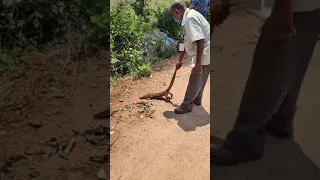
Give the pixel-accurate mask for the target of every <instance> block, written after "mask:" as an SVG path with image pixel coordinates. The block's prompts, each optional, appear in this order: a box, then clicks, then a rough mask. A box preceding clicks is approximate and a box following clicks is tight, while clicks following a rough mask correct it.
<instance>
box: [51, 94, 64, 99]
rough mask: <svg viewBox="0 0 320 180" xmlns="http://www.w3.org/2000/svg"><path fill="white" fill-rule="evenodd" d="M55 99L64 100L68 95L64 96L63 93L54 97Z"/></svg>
mask: <svg viewBox="0 0 320 180" xmlns="http://www.w3.org/2000/svg"><path fill="white" fill-rule="evenodd" d="M53 97H54V98H56V99H62V98H65V97H66V95H64V94H62V93H55V94H54V95H53Z"/></svg>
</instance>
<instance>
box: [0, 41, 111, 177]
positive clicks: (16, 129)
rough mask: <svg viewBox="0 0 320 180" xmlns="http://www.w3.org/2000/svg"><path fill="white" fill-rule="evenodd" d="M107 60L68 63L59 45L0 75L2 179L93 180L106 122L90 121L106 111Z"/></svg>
mask: <svg viewBox="0 0 320 180" xmlns="http://www.w3.org/2000/svg"><path fill="white" fill-rule="evenodd" d="M69 52H70V51H69ZM108 56H109V55H108V53H107V52H104V51H102V52H101V53H99V55H97V56H94V57H93V58H90V59H87V60H81V61H78V62H71V61H69V60H70V56H68V48H66V47H62V48H61V49H57V50H56V51H55V52H52V51H50V52H49V53H43V54H41V55H39V54H37V55H35V56H34V57H32V56H28V57H29V58H22V59H21V60H20V62H18V64H17V65H16V66H15V67H14V69H13V70H12V71H10V72H4V73H2V74H1V87H0V91H1V101H0V102H1V104H0V105H1V127H0V137H1V138H0V175H1V178H0V179H1V180H11V179H12V180H28V179H37V180H42V179H43V180H78V179H84V180H94V179H97V173H98V170H99V169H100V167H101V166H102V165H103V164H104V163H105V162H106V161H107V159H108V157H109V153H108V149H109V142H108V141H109V130H108V124H109V123H108V120H94V119H93V115H94V114H95V113H97V112H99V111H102V110H105V109H106V108H108V102H109V88H108V83H107V82H108V78H109V76H108V73H109V71H108V66H109V65H108V61H107V59H108ZM106 168H107V167H106Z"/></svg>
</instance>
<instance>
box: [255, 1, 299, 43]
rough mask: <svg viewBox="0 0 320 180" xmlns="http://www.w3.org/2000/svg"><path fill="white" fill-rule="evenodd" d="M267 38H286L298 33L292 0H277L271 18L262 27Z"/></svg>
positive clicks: (262, 31)
mask: <svg viewBox="0 0 320 180" xmlns="http://www.w3.org/2000/svg"><path fill="white" fill-rule="evenodd" d="M261 33H263V36H264V37H265V40H284V39H288V38H290V37H292V36H294V35H295V34H296V30H295V28H294V26H293V11H292V2H291V0H282V1H280V0H277V1H275V5H274V8H273V11H272V13H271V15H270V16H269V18H267V19H266V21H265V23H264V24H263V26H262V28H261Z"/></svg>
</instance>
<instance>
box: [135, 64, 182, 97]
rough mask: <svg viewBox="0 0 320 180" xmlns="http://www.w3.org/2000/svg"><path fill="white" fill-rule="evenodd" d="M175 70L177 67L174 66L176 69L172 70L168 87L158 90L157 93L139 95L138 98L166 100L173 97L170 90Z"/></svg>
mask: <svg viewBox="0 0 320 180" xmlns="http://www.w3.org/2000/svg"><path fill="white" fill-rule="evenodd" d="M177 70H178V68H177V67H176V69H175V70H174V73H173V76H172V79H171V82H170V84H169V87H168V88H167V89H166V90H164V91H162V92H158V93H148V94H146V95H143V96H141V97H140V99H159V100H163V99H164V100H166V101H170V100H171V99H172V98H173V94H172V93H171V92H170V90H171V88H172V85H173V82H174V80H175V78H176V74H177ZM169 95H170V96H169Z"/></svg>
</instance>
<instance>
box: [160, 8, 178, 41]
mask: <svg viewBox="0 0 320 180" xmlns="http://www.w3.org/2000/svg"><path fill="white" fill-rule="evenodd" d="M154 14H155V15H154V16H155V17H156V19H157V22H156V25H155V26H156V27H157V28H158V29H160V31H162V32H164V33H166V34H167V35H168V36H169V37H171V38H173V39H176V40H180V41H181V40H182V31H181V30H182V29H181V26H180V24H178V23H176V22H175V21H174V20H173V18H172V15H171V11H170V8H158V9H157V10H155V12H154Z"/></svg>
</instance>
